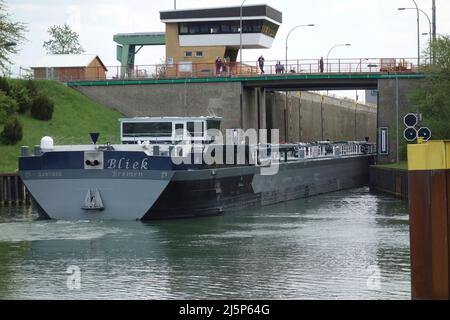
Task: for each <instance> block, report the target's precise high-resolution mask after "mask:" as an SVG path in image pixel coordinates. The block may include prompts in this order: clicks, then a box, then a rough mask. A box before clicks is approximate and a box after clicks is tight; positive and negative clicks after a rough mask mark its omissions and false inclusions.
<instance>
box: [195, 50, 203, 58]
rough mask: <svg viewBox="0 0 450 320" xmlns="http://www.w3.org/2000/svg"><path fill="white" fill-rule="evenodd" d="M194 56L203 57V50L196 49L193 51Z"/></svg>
mask: <svg viewBox="0 0 450 320" xmlns="http://www.w3.org/2000/svg"><path fill="white" fill-rule="evenodd" d="M195 56H196V57H197V58H203V51H196V52H195Z"/></svg>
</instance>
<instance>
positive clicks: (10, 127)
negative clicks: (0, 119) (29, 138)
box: [0, 117, 23, 145]
mask: <svg viewBox="0 0 450 320" xmlns="http://www.w3.org/2000/svg"><path fill="white" fill-rule="evenodd" d="M22 137H23V129H22V125H21V124H20V122H19V120H18V119H17V118H16V117H13V118H12V119H10V120H8V122H6V124H5V127H4V128H3V131H2V133H1V134H0V141H1V142H2V143H3V144H6V145H14V144H16V143H17V142H19V141H20V140H22Z"/></svg>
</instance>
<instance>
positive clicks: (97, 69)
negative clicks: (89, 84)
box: [86, 59, 106, 80]
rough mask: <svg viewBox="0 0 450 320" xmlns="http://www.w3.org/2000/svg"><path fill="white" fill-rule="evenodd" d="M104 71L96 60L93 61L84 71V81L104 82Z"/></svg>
mask: <svg viewBox="0 0 450 320" xmlns="http://www.w3.org/2000/svg"><path fill="white" fill-rule="evenodd" d="M104 79H106V71H105V69H104V68H103V65H102V64H101V63H100V61H99V60H98V59H94V60H93V61H92V62H91V63H90V64H89V65H88V66H87V69H86V80H104Z"/></svg>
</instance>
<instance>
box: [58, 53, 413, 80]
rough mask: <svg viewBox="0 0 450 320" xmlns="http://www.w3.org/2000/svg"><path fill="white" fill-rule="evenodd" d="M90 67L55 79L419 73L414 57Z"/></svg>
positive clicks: (61, 74) (63, 72) (59, 74)
mask: <svg viewBox="0 0 450 320" xmlns="http://www.w3.org/2000/svg"><path fill="white" fill-rule="evenodd" d="M106 69H107V70H105V69H103V67H92V68H91V67H87V68H84V69H83V70H82V71H77V72H69V73H67V69H61V70H60V71H58V69H55V71H54V73H53V79H54V80H60V81H63V82H68V81H99V80H142V79H174V78H175V79H176V78H212V77H249V76H251V77H256V76H288V75H291V76H292V75H309V74H311V75H312V74H353V73H356V74H358V73H362V74H370V73H413V72H417V71H418V68H417V59H414V58H409V59H407V58H352V59H329V60H326V59H324V60H323V65H322V64H321V63H320V60H318V59H298V60H288V61H282V60H270V61H265V63H264V66H263V67H262V68H261V66H259V65H258V63H257V62H246V63H243V64H242V65H241V64H239V63H237V62H231V63H222V64H220V65H219V64H216V63H190V62H183V63H178V64H155V65H136V66H134V67H131V68H127V67H122V66H108V67H106Z"/></svg>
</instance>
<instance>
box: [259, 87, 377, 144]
mask: <svg viewBox="0 0 450 320" xmlns="http://www.w3.org/2000/svg"><path fill="white" fill-rule="evenodd" d="M287 101H288V104H287V109H286V95H285V94H284V93H278V92H272V93H268V94H267V114H268V115H269V114H270V115H271V116H270V117H268V120H267V121H268V127H269V128H270V129H274V128H279V129H280V139H281V140H282V141H288V142H294V141H305V142H309V141H318V140H330V141H338V140H364V139H365V138H366V137H369V139H370V141H372V142H375V141H376V130H377V129H376V128H377V108H376V107H375V106H368V105H364V104H359V103H356V102H355V101H352V100H348V99H339V98H334V97H328V96H322V95H320V94H317V93H313V92H305V91H303V92H296V93H288V94H287ZM286 118H287V119H288V120H287V123H286V120H285V119H286ZM286 125H287V131H286V130H285V127H286ZM286 135H287V137H288V138H287V139H286Z"/></svg>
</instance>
